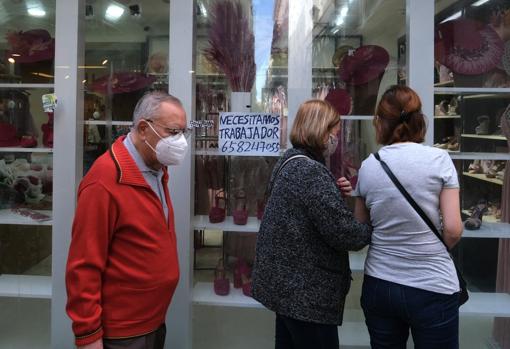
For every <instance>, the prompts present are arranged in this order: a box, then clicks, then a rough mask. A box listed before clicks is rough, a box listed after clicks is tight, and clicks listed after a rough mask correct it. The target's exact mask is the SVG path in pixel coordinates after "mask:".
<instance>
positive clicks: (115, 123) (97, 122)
mask: <svg viewBox="0 0 510 349" xmlns="http://www.w3.org/2000/svg"><path fill="white" fill-rule="evenodd" d="M107 124H111V125H113V126H133V121H106V120H85V125H107Z"/></svg>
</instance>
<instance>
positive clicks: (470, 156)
mask: <svg viewBox="0 0 510 349" xmlns="http://www.w3.org/2000/svg"><path fill="white" fill-rule="evenodd" d="M451 158H452V159H454V160H507V161H510V154H508V153H473V152H460V153H456V154H452V155H451Z"/></svg>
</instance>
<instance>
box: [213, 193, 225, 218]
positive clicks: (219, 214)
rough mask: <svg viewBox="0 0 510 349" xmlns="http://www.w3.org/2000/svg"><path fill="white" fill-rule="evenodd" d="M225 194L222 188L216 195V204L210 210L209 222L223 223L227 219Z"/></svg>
mask: <svg viewBox="0 0 510 349" xmlns="http://www.w3.org/2000/svg"><path fill="white" fill-rule="evenodd" d="M224 195H225V192H224V191H223V190H221V191H219V192H218V193H216V195H215V196H214V206H213V207H211V209H210V210H209V222H211V223H221V222H223V221H224V220H225V214H226V207H227V199H226V198H225V196H224ZM222 206H223V207H222Z"/></svg>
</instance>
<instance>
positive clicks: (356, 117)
mask: <svg viewBox="0 0 510 349" xmlns="http://www.w3.org/2000/svg"><path fill="white" fill-rule="evenodd" d="M340 119H341V120H373V119H374V116H373V115H342V116H341V117H340Z"/></svg>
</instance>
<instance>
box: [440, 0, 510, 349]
mask: <svg viewBox="0 0 510 349" xmlns="http://www.w3.org/2000/svg"><path fill="white" fill-rule="evenodd" d="M509 11H510V4H509V3H508V2H507V1H497V0H486V1H450V2H448V1H443V2H436V14H435V32H434V38H435V40H434V44H435V45H434V54H435V69H434V90H435V95H434V143H435V144H434V146H435V147H438V148H441V149H445V150H447V151H449V152H450V155H451V157H452V158H453V159H454V163H455V165H456V168H457V172H458V174H459V178H460V185H461V210H462V218H463V220H464V233H463V239H462V240H461V242H460V243H459V245H458V247H457V248H456V251H455V258H456V259H457V261H458V264H459V266H460V267H461V269H462V271H463V274H464V276H465V279H466V281H467V283H468V289H469V290H470V291H471V293H472V297H471V299H472V303H471V307H472V308H471V309H470V314H471V315H472V316H470V317H461V322H460V334H461V338H460V345H461V347H462V348H464V347H466V348H480V347H486V346H490V347H495V348H496V347H498V348H504V347H507V346H508V345H509V343H510V342H509V341H508V336H507V335H506V334H508V333H509V331H510V322H509V321H508V317H510V311H509V310H508V309H509V307H510V295H509V294H510V288H509V287H508V285H509V283H508V280H509V278H510V273H509V269H508V268H507V266H508V265H509V264H508V263H509V253H508V251H509V246H510V245H509V241H510V240H509V238H510V211H509V207H510V198H509V195H510V193H509V190H508V188H509V184H508V179H509V176H508V169H509V168H510V166H509V163H510V162H509V160H510V156H509V149H510V141H509V140H510V117H509V116H508V115H509V114H510V84H509V81H510V76H509V73H510V71H508V70H507V62H506V60H507V59H508V54H507V53H508V52H507V46H508V45H507V43H508V42H509V39H510V35H509V33H510V31H509V28H510V27H509V25H508V14H509V13H510V12H509ZM496 299H497V301H496ZM470 302H471V300H470ZM494 302H496V303H494ZM493 304H497V305H496V307H495V308H494V311H493V312H490V313H491V314H492V315H494V316H490V317H486V316H487V312H488V309H490V308H491V307H492V306H493ZM460 311H461V314H462V311H463V308H462V307H461V308H460Z"/></svg>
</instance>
